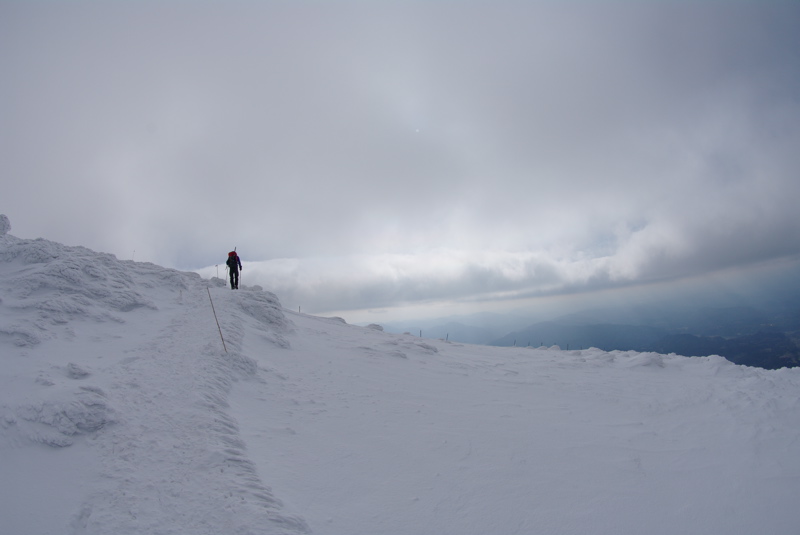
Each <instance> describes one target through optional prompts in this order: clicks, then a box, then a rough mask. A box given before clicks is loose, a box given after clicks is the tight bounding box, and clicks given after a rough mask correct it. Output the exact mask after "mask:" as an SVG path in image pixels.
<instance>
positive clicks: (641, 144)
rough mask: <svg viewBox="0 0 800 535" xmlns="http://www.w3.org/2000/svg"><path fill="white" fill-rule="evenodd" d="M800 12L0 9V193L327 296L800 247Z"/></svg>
mask: <svg viewBox="0 0 800 535" xmlns="http://www.w3.org/2000/svg"><path fill="white" fill-rule="evenodd" d="M799 19H800V7H798V6H797V5H796V4H795V3H792V2H765V3H735V4H727V3H702V4H697V5H691V4H688V3H671V2H670V3H668V2H651V3H646V4H632V3H621V2H620V3H618V2H613V3H612V2H600V3H597V2H591V3H590V2H586V3H583V2H577V3H575V2H570V3H566V4H564V3H551V2H470V3H438V2H437V3H428V2H381V3H378V4H370V3H363V2H344V1H342V2H330V3H326V4H320V3H315V2H298V3H291V4H288V3H284V2H260V3H252V2H226V3H202V4H187V3H183V2H166V3H154V2H153V3H149V2H138V3H116V2H115V3H110V2H109V3H98V2H85V3H83V2H74V3H70V4H51V3H47V4H44V3H30V4H29V3H15V2H8V3H3V4H2V5H0V69H2V72H3V73H4V81H5V83H4V84H2V85H1V86H0V122H2V124H3V125H4V128H2V129H0V162H2V163H0V173H1V175H0V176H2V181H3V187H2V190H3V200H4V201H6V202H5V203H4V206H3V207H2V210H3V211H4V212H5V213H7V214H8V215H9V216H10V218H11V220H12V221H13V223H14V228H15V232H17V233H19V235H21V236H27V237H33V236H43V237H47V238H50V239H54V240H58V241H63V242H66V243H72V244H82V245H87V246H89V247H93V248H96V249H101V250H104V251H109V252H113V253H116V254H117V255H118V256H120V257H122V258H129V257H131V256H133V255H134V253H133V251H134V250H135V251H136V253H135V257H136V259H137V260H139V259H141V260H151V261H155V262H159V263H163V264H166V265H171V266H175V267H179V268H184V269H188V268H192V269H193V268H199V267H202V266H207V265H213V264H216V263H218V262H220V261H221V260H220V258H221V257H223V256H224V253H225V251H227V250H228V249H230V248H232V247H234V246H238V247H239V250H240V251H242V252H243V255H244V257H245V259H246V260H248V261H250V260H255V261H263V262H264V264H263V265H262V266H261V268H259V270H254V271H253V276H256V275H255V274H256V273H261V274H262V276H263V279H262V280H259V281H258V282H260V283H262V285H264V286H265V287H270V285H273V284H274V285H276V287H277V288H278V289H279V290H280V291H279V295H281V293H283V295H286V296H287V298H289V299H292V298H294V297H295V296H296V297H297V299H298V300H302V301H303V302H313V303H315V305H314V306H315V307H316V308H318V309H320V310H326V309H334V308H335V309H346V308H348V307H361V308H368V307H378V306H380V307H383V306H390V305H392V304H397V303H419V302H427V301H436V300H451V301H456V302H458V301H476V300H477V301H481V300H491V299H495V298H498V297H503V296H517V297H521V296H529V295H540V294H547V293H557V292H575V291H584V290H586V291H588V290H591V289H594V288H597V289H599V288H606V287H616V286H619V285H627V284H638V283H647V282H652V281H659V280H675V279H680V278H682V277H690V276H696V275H702V274H705V273H710V272H714V271H715V270H720V269H727V268H731V267H735V266H742V265H751V264H757V263H759V262H762V261H767V260H770V259H774V258H779V257H787V256H788V257H791V256H792V255H795V254H797V253H798V252H799V251H800V220H799V219H798V218H797V217H796V199H798V198H800V181H798V180H797V172H798V169H800V165H798V164H800V156H799V155H798V152H799V151H797V149H796V148H797V147H798V146H800V103H798V100H797V95H798V94H800V73H798V68H797V65H800V57H799V56H800V37H798V35H797V32H796V26H797V25H796V22H797V21H798V20H799ZM280 259H284V260H280ZM254 267H255V266H254ZM290 267H291V268H290ZM392 270H394V271H392ZM398 270H399V271H398ZM387 273H388V274H387ZM392 273H393V274H392ZM356 274H357V276H356Z"/></svg>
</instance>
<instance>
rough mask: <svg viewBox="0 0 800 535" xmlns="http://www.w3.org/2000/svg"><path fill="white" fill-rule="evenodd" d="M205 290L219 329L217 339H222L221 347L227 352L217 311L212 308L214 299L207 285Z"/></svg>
mask: <svg viewBox="0 0 800 535" xmlns="http://www.w3.org/2000/svg"><path fill="white" fill-rule="evenodd" d="M206 291H207V292H208V300H209V301H211V311H212V312H213V313H214V321H216V322H217V329H218V330H219V339H220V340H222V348H223V349H224V350H225V353H227V352H228V348H227V347H225V339H224V338H223V337H222V328H221V327H220V326H219V320H218V319H217V311H216V310H214V300H213V299H211V290H209V289H208V286H206Z"/></svg>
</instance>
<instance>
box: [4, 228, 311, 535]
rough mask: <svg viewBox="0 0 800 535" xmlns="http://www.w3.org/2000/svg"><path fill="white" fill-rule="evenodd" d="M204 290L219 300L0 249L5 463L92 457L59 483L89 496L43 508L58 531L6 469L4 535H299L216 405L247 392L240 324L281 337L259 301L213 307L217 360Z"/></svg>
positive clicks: (106, 263) (215, 287)
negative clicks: (240, 385) (242, 382)
mask: <svg viewBox="0 0 800 535" xmlns="http://www.w3.org/2000/svg"><path fill="white" fill-rule="evenodd" d="M209 287H210V290H211V293H212V294H216V293H217V292H218V291H219V290H221V289H224V283H223V281H220V280H214V281H207V280H202V279H201V278H200V276H199V275H197V274H194V273H183V272H178V271H175V270H171V269H165V268H162V267H159V266H156V265H153V264H147V263H135V262H131V261H120V260H117V259H116V257H114V256H113V255H108V254H102V253H96V252H94V251H90V250H88V249H85V248H83V247H68V246H64V245H61V244H58V243H53V242H50V241H47V240H42V239H39V240H21V239H18V238H16V237H14V236H11V235H8V234H6V235H3V236H0V291H1V292H2V293H1V294H0V295H2V301H0V351H1V352H2V360H0V390H1V391H2V396H1V397H0V449H2V450H3V451H4V453H5V454H6V455H4V459H6V460H7V461H1V462H3V463H5V462H10V461H8V460H10V459H13V458H14V456H21V457H22V459H23V462H21V463H19V465H20V466H22V467H24V466H28V465H29V464H34V463H37V462H38V461H40V460H41V459H38V457H40V456H42V455H45V454H44V453H43V452H42V450H41V449H40V448H41V447H42V446H45V447H50V448H56V449H58V450H63V448H66V447H71V448H70V449H72V450H74V449H75V448H77V449H78V450H80V451H83V452H87V451H88V452H91V457H92V460H91V462H88V463H86V465H85V466H83V467H81V468H82V470H81V473H80V475H79V476H78V481H73V482H71V483H72V484H66V483H65V486H69V487H72V486H73V484H77V485H78V486H80V483H83V484H84V485H86V486H87V487H88V488H87V489H84V490H86V494H85V495H83V496H71V493H67V489H66V488H63V489H60V490H61V492H59V493H58V495H57V496H53V497H52V499H53V502H52V503H51V504H50V505H48V507H52V508H53V509H55V510H58V509H59V508H60V507H64V508H65V510H64V511H63V518H61V519H60V522H61V524H60V525H59V524H58V522H57V521H56V522H55V523H52V524H51V522H53V520H52V519H51V520H48V519H47V517H44V518H42V517H41V515H38V514H37V513H36V509H37V508H38V507H40V506H38V505H36V504H37V503H40V502H41V501H42V500H41V496H42V494H41V488H40V487H41V486H42V485H43V484H44V480H46V479H49V477H50V476H51V475H50V474H46V475H45V476H46V477H45V478H44V479H43V478H41V477H39V478H36V477H33V478H30V476H33V475H35V473H33V474H29V473H24V472H21V471H19V470H21V468H20V466H17V467H15V466H10V465H8V466H6V465H5V464H4V465H3V472H4V475H6V477H3V478H2V483H0V487H2V491H3V494H2V496H3V497H4V498H7V499H6V500H0V501H4V502H5V504H6V505H5V507H3V510H2V515H0V516H2V517H3V518H4V522H6V519H11V520H10V522H11V524H10V526H11V528H12V529H11V531H8V532H9V533H11V532H13V533H18V534H24V533H50V532H52V533H65V532H68V531H70V532H73V533H112V532H113V533H156V532H158V533H175V532H182V533H183V532H185V533H221V532H229V533H261V532H264V533H298V532H305V531H307V528H306V526H305V524H304V522H303V521H302V520H301V519H299V518H294V517H291V516H284V515H281V514H280V508H281V506H280V502H279V501H278V500H277V499H275V498H274V497H273V495H272V493H271V491H270V490H269V488H268V487H266V486H265V485H264V484H263V483H262V482H261V480H260V478H259V476H258V475H257V473H256V470H255V466H254V465H253V463H252V462H250V461H249V460H248V458H247V455H246V453H245V448H244V444H243V443H242V441H241V438H240V437H239V436H238V428H237V423H236V421H235V420H234V419H233V418H232V417H231V416H230V414H229V411H228V406H227V401H226V400H227V395H228V393H229V391H230V389H231V386H232V384H233V382H234V381H235V380H237V378H244V377H250V378H252V379H253V380H258V379H257V377H256V369H257V367H256V364H255V362H254V361H253V360H252V359H249V358H248V357H246V356H244V355H243V354H242V352H241V349H240V348H241V343H242V337H243V330H242V328H241V326H242V324H243V323H246V322H247V321H252V322H253V323H255V324H256V325H257V327H258V329H259V331H260V332H261V333H262V336H263V337H264V339H266V340H271V341H272V342H273V343H275V344H277V345H281V346H288V342H287V341H286V339H285V334H286V333H287V332H290V331H291V325H290V323H289V322H288V321H287V320H286V319H285V317H284V316H283V313H282V311H281V309H280V303H279V302H278V300H277V298H276V297H275V296H274V295H273V294H270V293H269V292H263V291H255V290H253V291H248V290H246V289H244V290H243V291H242V292H241V293H237V294H236V295H227V294H226V293H220V294H217V295H216V297H217V298H218V299H219V300H220V302H221V303H220V305H222V306H221V308H222V310H224V311H226V316H224V317H221V318H220V323H221V325H222V327H223V328H224V332H225V334H226V340H225V341H226V344H227V349H228V353H224V352H223V351H222V345H221V340H220V336H219V332H218V329H217V327H216V324H215V321H214V317H213V315H212V312H211V308H210V306H209V305H210V301H209ZM226 305H227V306H226ZM9 452H11V453H9ZM46 455H47V458H48V459H53V457H52V454H46ZM77 455H80V454H77ZM69 458H70V454H67V455H64V460H65V461H68V459H69ZM83 470H86V472H83ZM52 477H55V478H58V477H59V473H58V471H57V469H56V472H55V473H53V474H52ZM81 478H85V479H84V481H80V479H81ZM44 495H45V496H46V495H47V493H46V492H45V493H44ZM37 496H38V497H37ZM37 516H38V517H39V518H37ZM251 525H260V526H262V527H261V528H259V529H252V528H250V527H249V526H251ZM237 526H238V527H237ZM6 527H8V525H7V526H6ZM4 529H5V528H4ZM221 530H229V531H221Z"/></svg>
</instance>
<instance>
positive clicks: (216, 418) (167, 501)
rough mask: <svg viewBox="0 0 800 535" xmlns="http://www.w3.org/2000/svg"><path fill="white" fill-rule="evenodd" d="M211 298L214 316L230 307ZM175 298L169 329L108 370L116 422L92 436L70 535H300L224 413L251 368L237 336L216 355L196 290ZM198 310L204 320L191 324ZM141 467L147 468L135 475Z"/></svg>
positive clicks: (201, 291)
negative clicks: (97, 460) (216, 309)
mask: <svg viewBox="0 0 800 535" xmlns="http://www.w3.org/2000/svg"><path fill="white" fill-rule="evenodd" d="M214 294H215V295H216V296H217V298H218V299H219V301H220V304H221V305H223V306H221V307H220V308H221V309H222V310H225V309H226V308H227V307H226V306H225V305H230V304H232V299H230V297H232V296H229V295H227V294H223V293H221V292H214ZM237 297H238V296H237ZM226 298H227V299H226ZM184 299H185V301H186V302H185V303H184V306H182V307H180V309H179V310H178V311H177V312H176V313H175V314H174V317H173V318H172V319H171V321H170V322H169V324H168V325H166V326H165V327H163V328H162V329H161V330H160V331H159V332H158V333H157V335H156V336H155V337H154V339H153V340H146V341H143V343H142V345H141V346H140V347H137V348H135V349H133V350H131V351H130V352H129V356H128V357H127V358H126V359H124V361H123V362H121V363H120V364H119V370H117V371H115V372H112V375H113V376H114V383H113V385H112V386H113V394H112V396H111V398H112V402H113V405H114V406H115V407H118V410H119V411H120V412H122V413H124V414H125V419H124V421H121V422H120V423H119V424H117V425H115V426H113V427H112V428H110V429H109V430H108V432H106V433H103V434H102V435H100V436H98V438H97V440H96V443H97V448H98V449H99V451H100V452H101V455H102V458H103V471H102V479H103V484H102V485H101V488H99V489H98V490H97V491H96V492H95V493H94V494H93V495H92V496H91V497H90V499H89V500H88V501H87V503H86V504H85V505H84V506H83V508H82V511H81V513H80V515H79V516H78V518H77V519H76V521H75V523H74V527H75V531H76V533H110V532H114V533H119V534H122V533H131V534H133V533H143V532H145V533H208V534H212V533H214V534H217V533H236V534H257V533H297V532H303V531H305V529H306V528H305V525H304V523H303V521H302V520H301V519H298V518H292V517H287V516H283V515H281V514H280V507H281V504H280V502H279V501H278V500H276V499H275V497H274V496H273V495H272V492H271V491H270V489H269V488H267V487H266V486H265V485H264V484H263V483H262V482H261V480H260V478H259V477H258V474H257V473H256V471H255V467H254V465H253V463H252V462H251V461H250V460H249V459H248V456H247V451H246V449H245V445H244V443H243V442H242V440H241V438H240V436H239V428H238V424H237V422H236V421H235V420H234V419H233V418H231V416H230V415H229V414H228V403H227V396H228V392H229V391H230V389H231V385H232V383H233V381H235V380H236V379H237V378H238V377H241V376H242V374H246V373H248V372H249V373H251V374H252V373H254V372H255V366H254V365H252V363H251V362H250V361H248V359H247V358H246V357H243V356H242V355H241V354H240V353H239V352H238V350H236V349H235V348H236V347H238V346H240V344H241V335H240V334H238V333H236V331H235V330H233V329H227V332H228V334H229V336H230V335H231V334H232V336H231V338H229V340H228V341H227V342H228V347H229V351H230V352H229V353H227V354H226V353H224V352H223V351H222V346H221V342H220V339H219V334H218V331H217V329H216V325H215V323H214V320H213V316H212V314H211V310H210V307H209V306H208V303H204V302H203V301H204V300H205V301H206V302H207V301H208V295H207V294H206V291H205V288H201V287H195V288H193V289H191V290H190V291H188V292H186V293H185V296H184ZM203 308H208V309H209V310H208V315H207V317H206V318H202V317H200V318H198V317H197V311H199V310H202V309H203ZM224 324H225V325H227V326H230V325H231V323H230V322H224ZM142 464H151V465H152V466H151V467H150V469H148V470H146V471H142V470H141V466H142ZM154 474H157V475H156V477H155V478H153V475H154ZM186 503H192V504H194V506H193V507H192V508H191V509H185V508H184V507H182V505H184V504H186Z"/></svg>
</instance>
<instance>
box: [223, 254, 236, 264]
mask: <svg viewBox="0 0 800 535" xmlns="http://www.w3.org/2000/svg"><path fill="white" fill-rule="evenodd" d="M225 263H226V264H228V266H229V267H234V266H236V251H231V252H230V253H228V261H227V262H225Z"/></svg>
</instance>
